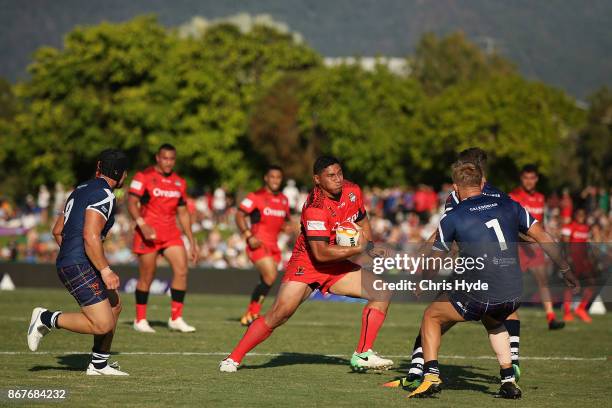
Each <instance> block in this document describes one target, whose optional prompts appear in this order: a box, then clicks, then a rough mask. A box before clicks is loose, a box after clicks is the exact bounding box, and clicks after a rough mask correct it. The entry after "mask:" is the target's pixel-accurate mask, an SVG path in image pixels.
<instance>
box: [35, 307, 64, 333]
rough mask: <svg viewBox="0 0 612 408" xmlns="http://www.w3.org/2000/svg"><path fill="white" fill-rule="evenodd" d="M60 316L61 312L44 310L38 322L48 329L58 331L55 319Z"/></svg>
mask: <svg viewBox="0 0 612 408" xmlns="http://www.w3.org/2000/svg"><path fill="white" fill-rule="evenodd" d="M61 314H62V312H60V311H57V312H52V311H50V310H45V311H44V312H42V313H41V314H40V320H41V321H42V322H43V324H44V325H45V326H47V327H48V328H50V329H59V326H58V325H57V318H58V317H59V315H61Z"/></svg>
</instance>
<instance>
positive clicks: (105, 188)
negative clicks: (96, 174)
mask: <svg viewBox="0 0 612 408" xmlns="http://www.w3.org/2000/svg"><path fill="white" fill-rule="evenodd" d="M87 210H89V211H95V212H97V213H99V214H100V215H102V216H103V217H104V219H105V220H106V224H105V225H104V228H103V229H102V238H104V237H105V236H106V234H107V233H108V231H109V230H110V229H111V227H112V226H113V223H114V222H115V217H114V215H115V195H114V194H113V190H112V189H111V188H110V186H109V185H108V183H107V182H106V180H104V179H103V178H95V179H93V180H89V181H87V182H85V183H82V184H79V185H78V186H77V187H76V188H75V189H74V191H73V192H72V194H70V196H69V197H68V200H66V205H65V206H64V229H63V230H62V245H61V246H60V251H59V254H58V255H57V260H56V261H55V264H56V266H57V267H58V268H63V267H66V266H71V265H78V264H85V263H88V262H89V258H87V254H86V253H85V243H84V241H83V228H84V227H85V213H86V211H87Z"/></svg>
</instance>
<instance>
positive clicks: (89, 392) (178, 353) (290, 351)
mask: <svg viewBox="0 0 612 408" xmlns="http://www.w3.org/2000/svg"><path fill="white" fill-rule="evenodd" d="M123 301H124V312H123V316H122V318H121V322H120V324H119V328H118V330H117V334H116V337H115V343H114V347H113V349H114V352H115V353H116V355H115V356H113V359H116V360H118V361H119V362H120V364H121V367H122V369H124V370H126V371H127V372H129V373H130V377H127V378H107V377H102V378H101V377H87V376H85V375H84V372H83V370H84V368H85V367H86V365H87V362H88V361H87V360H88V354H87V353H88V352H89V350H90V348H91V339H90V337H89V336H84V335H77V334H73V333H68V332H66V331H63V330H59V331H55V332H53V333H51V334H50V335H49V336H47V337H46V338H45V339H44V340H43V342H42V343H41V346H40V348H39V352H38V353H31V352H29V350H28V349H27V345H26V341H25V334H26V330H27V324H28V321H29V316H30V313H31V310H32V307H33V306H36V305H44V306H47V307H50V308H56V309H62V310H66V311H69V310H71V311H72V310H76V305H75V303H74V301H73V300H72V298H71V297H70V296H69V295H68V294H67V293H65V292H64V291H61V290H23V289H22V290H17V291H15V292H0V306H1V309H0V313H1V315H0V336H1V337H0V388H1V389H2V390H3V393H4V395H3V396H2V397H1V398H0V406H9V405H20V406H24V405H26V404H28V403H26V402H20V403H17V402H9V401H8V400H7V399H6V397H5V395H6V390H7V389H10V388H28V389H36V388H38V389H42V388H45V389H48V388H53V389H66V390H67V391H68V397H67V399H66V401H64V402H62V404H64V405H65V406H78V407H87V406H92V407H98V408H99V407H100V406H127V407H145V406H146V407H149V406H162V405H166V406H170V405H181V406H186V405H190V406H206V407H211V406H224V407H228V406H229V407H234V406H250V407H258V406H261V407H263V406H266V407H277V406H386V407H394V406H398V407H399V406H407V405H411V406H417V405H420V406H426V407H429V406H441V407H449V406H452V407H475V406H492V405H493V404H496V405H500V406H509V405H517V406H518V405H520V406H525V407H535V406H555V407H561V406H567V407H582V406H592V407H603V406H609V401H610V397H611V396H612V387H611V386H610V384H612V359H611V358H610V356H612V314H608V315H606V316H595V317H594V322H593V324H592V325H585V324H582V323H574V324H571V325H570V326H569V327H567V328H566V329H565V330H563V331H560V332H554V333H552V332H549V331H548V330H546V328H545V325H544V321H543V314H542V312H541V311H540V310H522V316H523V321H522V333H521V354H522V357H523V359H522V362H521V366H522V370H523V378H522V379H521V382H520V385H521V387H522V389H523V392H524V397H523V399H522V400H521V401H520V402H516V401H502V400H494V399H493V393H494V392H496V391H497V389H498V367H497V364H496V361H495V360H493V359H492V352H491V351H490V349H489V346H488V341H487V338H486V336H485V332H484V330H483V329H482V328H481V327H480V326H478V325H476V324H463V325H462V326H460V327H456V328H454V329H453V330H452V331H451V332H450V333H449V334H448V335H447V336H445V338H444V340H443V344H442V349H441V356H440V363H441V367H440V368H441V371H442V377H443V379H444V381H445V388H444V391H443V392H442V394H441V395H440V396H439V398H437V399H433V400H407V399H406V395H407V394H406V392H405V391H402V390H398V389H386V388H382V387H380V384H381V383H383V382H385V381H386V380H387V379H390V378H392V377H394V376H396V375H398V374H400V373H401V372H403V370H404V369H405V368H406V367H407V365H408V359H407V355H408V354H409V351H410V350H409V349H410V348H411V344H412V341H413V337H414V335H415V333H416V331H417V328H418V326H419V322H420V316H421V312H422V310H423V308H424V306H425V305H406V304H395V305H392V309H391V310H390V312H389V315H388V318H387V321H386V323H385V326H383V329H382V330H381V332H380V335H379V337H378V340H377V344H376V349H377V350H378V351H380V352H381V354H383V355H385V356H393V359H394V361H395V362H396V367H397V369H396V370H391V371H388V372H385V373H382V374H378V373H368V374H354V373H351V372H350V369H349V366H348V358H349V355H350V354H351V353H352V351H353V347H354V346H355V343H356V342H357V340H358V336H359V325H360V317H361V305H358V304H346V303H330V302H307V303H306V304H304V305H303V306H302V308H301V309H300V310H299V311H298V312H297V313H296V315H295V316H294V317H293V318H292V319H291V320H290V321H289V323H287V324H286V325H285V326H283V327H281V328H280V329H278V330H277V331H276V332H275V333H274V334H273V335H272V337H270V338H269V339H268V340H267V341H266V342H265V343H263V344H262V345H260V347H258V348H256V349H255V354H254V355H250V356H248V357H247V358H246V359H245V361H244V367H243V368H242V369H241V370H239V371H238V372H237V373H235V374H221V373H219V372H218V370H217V365H218V362H219V360H221V359H222V358H223V357H224V356H225V355H226V354H227V353H228V352H229V351H230V349H231V348H232V347H233V346H234V344H235V343H236V342H237V340H238V339H239V337H240V336H241V334H242V333H243V331H244V329H243V328H242V327H241V326H240V325H239V323H238V322H237V318H238V317H239V316H240V314H241V313H242V312H243V310H244V307H245V305H246V301H247V298H246V297H245V296H211V295H206V296H203V295H189V296H188V298H187V302H188V303H187V306H186V311H185V318H186V320H187V321H188V322H189V323H191V324H193V325H195V326H196V327H197V328H198V331H197V332H196V333H193V334H178V333H171V332H169V331H168V330H167V329H166V328H165V327H164V326H163V322H164V321H165V320H166V319H167V316H168V313H169V298H167V297H165V296H152V297H151V299H150V307H149V310H150V312H149V320H150V321H152V322H153V323H154V324H155V326H156V328H157V330H158V331H157V333H155V334H152V335H147V334H140V333H136V332H134V331H133V330H132V329H131V326H130V324H131V322H130V320H131V319H132V318H133V315H134V312H133V297H132V296H131V295H129V296H128V295H125V296H123ZM408 344H410V347H409V346H408ZM29 404H30V405H33V404H32V403H29ZM35 405H36V406H41V404H38V403H37V404H35Z"/></svg>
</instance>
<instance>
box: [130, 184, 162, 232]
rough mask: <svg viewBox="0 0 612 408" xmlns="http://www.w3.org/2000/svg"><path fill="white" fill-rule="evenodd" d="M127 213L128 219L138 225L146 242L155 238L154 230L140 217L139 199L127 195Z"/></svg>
mask: <svg viewBox="0 0 612 408" xmlns="http://www.w3.org/2000/svg"><path fill="white" fill-rule="evenodd" d="M128 212H129V213H130V217H132V219H133V220H134V221H135V222H136V224H138V227H139V228H140V230H141V231H142V234H143V235H144V237H145V239H146V240H147V241H152V240H154V239H156V238H157V237H156V234H155V229H154V228H153V227H151V226H150V225H149V224H147V223H146V222H145V220H144V219H143V218H142V217H141V216H140V197H138V196H136V195H133V194H129V195H128Z"/></svg>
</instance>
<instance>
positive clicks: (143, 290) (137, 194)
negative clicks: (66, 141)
mask: <svg viewBox="0 0 612 408" xmlns="http://www.w3.org/2000/svg"><path fill="white" fill-rule="evenodd" d="M155 160H156V164H155V165H154V166H151V167H148V168H146V169H145V170H143V171H141V172H138V173H136V175H135V176H134V179H133V180H132V183H131V184H130V190H129V198H128V211H129V213H130V215H131V217H132V218H133V219H134V221H136V224H137V227H136V231H135V232H134V246H133V251H134V253H135V254H136V255H138V270H139V273H140V278H139V279H138V284H137V285H136V319H134V330H136V331H139V332H145V333H153V332H155V330H154V329H153V328H152V327H151V326H150V325H149V323H148V321H147V300H148V298H149V288H150V287H151V283H152V282H153V278H154V276H155V268H156V261H157V255H158V254H160V253H161V254H163V256H164V257H165V258H166V259H167V260H168V263H170V266H171V267H172V274H173V276H172V283H171V286H170V294H171V297H172V305H171V314H170V319H168V327H169V328H170V329H171V330H176V331H180V332H184V333H186V332H193V331H195V328H194V327H193V326H190V325H188V324H187V323H186V322H185V321H184V320H183V317H182V315H183V303H184V301H185V292H186V291H187V263H188V262H187V252H186V251H185V246H184V245H183V239H182V237H181V231H180V230H179V228H178V227H177V225H176V218H177V214H178V220H179V223H180V224H181V228H182V230H183V233H184V234H185V235H186V236H187V239H188V240H189V249H190V258H191V260H192V262H194V263H195V262H197V259H198V246H197V244H196V242H195V240H194V239H193V234H192V232H191V222H190V217H189V212H188V211H187V207H186V202H187V184H186V182H185V180H183V179H182V178H181V177H179V176H178V175H177V174H176V173H175V172H173V168H174V165H175V163H176V149H175V148H174V146H172V145H170V144H164V145H162V146H161V147H160V148H159V149H158V151H157V154H156V155H155Z"/></svg>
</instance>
